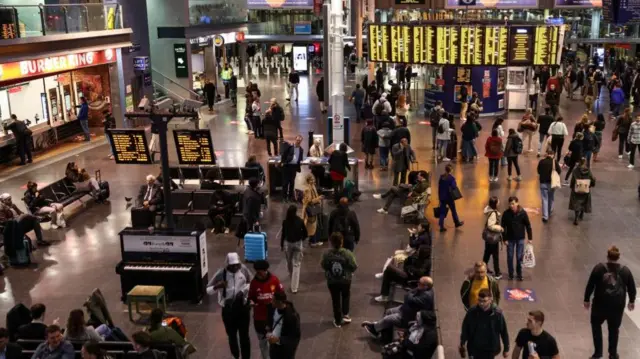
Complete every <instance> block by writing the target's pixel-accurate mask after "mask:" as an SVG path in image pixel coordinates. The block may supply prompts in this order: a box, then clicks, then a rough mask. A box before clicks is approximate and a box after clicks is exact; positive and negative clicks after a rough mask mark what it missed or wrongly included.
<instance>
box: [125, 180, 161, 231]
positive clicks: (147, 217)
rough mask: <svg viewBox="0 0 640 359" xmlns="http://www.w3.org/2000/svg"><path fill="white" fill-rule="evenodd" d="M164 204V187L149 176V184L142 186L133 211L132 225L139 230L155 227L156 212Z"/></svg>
mask: <svg viewBox="0 0 640 359" xmlns="http://www.w3.org/2000/svg"><path fill="white" fill-rule="evenodd" d="M163 203H164V197H163V196H162V187H160V185H159V184H158V182H157V181H156V178H155V177H154V176H153V175H148V176H147V184H145V185H142V186H140V191H139V192H138V196H137V197H136V205H135V206H134V207H133V208H132V209H131V222H132V223H131V225H132V226H133V227H138V228H143V227H153V226H154V223H155V218H156V212H157V211H158V210H160V209H161V207H162V204H163Z"/></svg>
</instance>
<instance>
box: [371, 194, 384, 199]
mask: <svg viewBox="0 0 640 359" xmlns="http://www.w3.org/2000/svg"><path fill="white" fill-rule="evenodd" d="M373 198H375V199H381V198H382V195H381V194H380V193H374V194H373Z"/></svg>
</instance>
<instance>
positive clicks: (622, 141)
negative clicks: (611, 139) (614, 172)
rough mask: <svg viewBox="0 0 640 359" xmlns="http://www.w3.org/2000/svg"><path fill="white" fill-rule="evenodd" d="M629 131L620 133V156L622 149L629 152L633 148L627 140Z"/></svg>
mask: <svg viewBox="0 0 640 359" xmlns="http://www.w3.org/2000/svg"><path fill="white" fill-rule="evenodd" d="M628 135H629V134H628V133H626V132H625V133H619V134H618V156H622V151H623V150H624V151H626V152H629V151H631V149H630V148H629V147H630V146H629V142H627V136H628Z"/></svg>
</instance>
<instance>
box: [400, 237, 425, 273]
mask: <svg viewBox="0 0 640 359" xmlns="http://www.w3.org/2000/svg"><path fill="white" fill-rule="evenodd" d="M402 267H403V270H404V271H405V272H406V273H407V277H408V278H409V280H418V279H420V278H421V277H424V276H428V275H431V245H430V244H423V245H420V246H419V247H418V250H417V251H415V252H414V253H413V254H412V255H410V256H409V257H407V259H405V261H404V263H403V264H402Z"/></svg>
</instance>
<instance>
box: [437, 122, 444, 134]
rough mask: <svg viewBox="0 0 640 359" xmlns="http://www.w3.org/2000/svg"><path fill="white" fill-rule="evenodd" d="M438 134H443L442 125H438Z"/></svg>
mask: <svg viewBox="0 0 640 359" xmlns="http://www.w3.org/2000/svg"><path fill="white" fill-rule="evenodd" d="M438 133H444V123H439V124H438Z"/></svg>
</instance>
